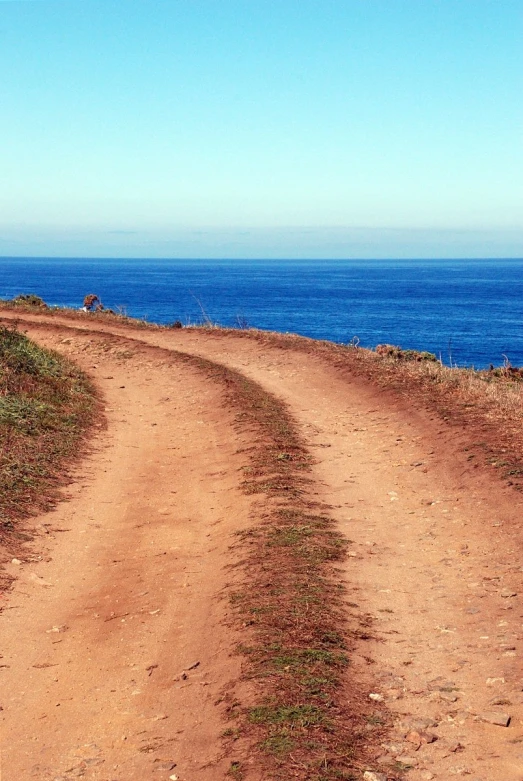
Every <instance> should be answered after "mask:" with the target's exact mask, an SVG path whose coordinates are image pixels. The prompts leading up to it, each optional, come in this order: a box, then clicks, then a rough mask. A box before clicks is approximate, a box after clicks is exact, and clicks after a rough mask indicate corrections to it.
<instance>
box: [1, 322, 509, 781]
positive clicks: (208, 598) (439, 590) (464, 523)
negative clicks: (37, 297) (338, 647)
mask: <svg viewBox="0 0 523 781" xmlns="http://www.w3.org/2000/svg"><path fill="white" fill-rule="evenodd" d="M2 318H3V320H4V321H5V320H8V319H11V320H12V319H13V318H14V315H11V314H10V313H7V312H4V313H3V314H2ZM17 319H18V320H20V316H19V315H17ZM21 326H22V324H21ZM23 328H24V330H26V329H27V331H28V335H29V336H31V337H32V338H35V339H36V340H38V341H39V342H41V343H43V344H45V345H47V346H51V347H53V348H54V349H57V350H59V351H61V352H63V353H65V354H67V355H68V356H70V357H72V358H73V359H74V360H76V361H77V362H78V363H79V364H80V365H81V366H82V367H83V368H84V369H85V370H86V371H87V372H88V373H89V374H90V375H91V376H92V377H93V378H94V380H95V381H96V383H97V384H98V386H99V388H100V389H101V392H102V393H103V397H104V399H105V415H106V424H107V427H106V428H104V427H100V428H99V429H98V430H97V431H96V432H93V435H92V439H91V452H90V453H89V455H88V456H87V457H86V459H85V460H84V461H83V462H82V463H81V465H80V466H79V467H78V469H77V472H76V475H75V479H74V482H73V483H72V484H71V485H70V486H68V488H67V489H66V491H65V492H64V494H66V495H67V500H66V501H64V502H62V503H61V504H59V505H58V507H57V508H56V509H55V510H54V511H53V512H51V513H48V514H46V515H43V516H39V517H37V518H34V519H32V520H31V526H34V527H35V529H36V530H37V536H36V538H35V540H34V541H33V543H32V544H31V545H30V546H29V547H28V548H27V550H26V551H25V554H24V555H20V556H18V557H16V559H15V561H14V562H13V561H12V560H11V558H9V559H8V563H7V564H6V568H7V569H8V571H9V573H10V574H12V575H14V576H16V581H15V583H14V586H13V588H12V590H11V591H10V592H9V593H7V594H6V595H5V596H4V597H3V600H2V603H3V610H2V613H1V615H0V622H1V624H2V651H1V654H2V658H1V660H0V662H1V665H0V675H1V676H2V687H1V700H0V705H1V706H2V713H1V717H2V722H3V750H2V775H1V778H2V781H15V780H16V781H20V779H24V780H25V779H39V781H48V780H51V781H53V780H54V781H58V779H72V778H78V777H82V778H86V779H92V780H93V781H95V780H96V781H146V780H147V781H148V780H149V779H153V780H154V779H159V780H160V779H173V778H178V779H179V780H180V781H196V779H198V780H199V779H202V781H206V780H207V779H208V780H209V781H211V779H212V780H214V779H216V780H217V779H224V778H226V777H234V775H232V776H231V775H229V776H226V774H227V772H228V771H230V770H231V767H233V768H234V767H235V765H234V764H233V765H232V766H231V762H233V763H235V762H238V763H240V764H241V768H242V773H243V777H244V778H246V779H247V781H249V779H261V778H264V779H266V778H270V777H271V775H270V774H269V775H267V773H266V772H265V771H264V770H263V765H262V759H261V755H260V754H259V752H258V751H257V750H256V748H255V747H253V746H250V745H249V741H248V740H240V741H238V742H237V743H233V744H232V746H231V745H230V744H227V742H225V743H224V740H223V738H222V737H220V736H221V735H222V733H224V732H225V731H227V729H228V728H230V720H228V716H229V715H230V705H231V698H233V697H239V698H240V699H241V698H245V701H246V702H248V701H249V697H250V696H251V689H252V686H251V685H250V684H248V683H246V682H241V681H240V678H241V666H242V658H241V656H240V655H238V653H237V651H236V647H237V645H238V643H241V642H242V641H243V640H244V638H243V636H242V629H241V626H239V625H238V623H237V622H236V623H234V622H232V621H231V616H230V603H229V599H228V597H227V594H228V590H229V589H230V587H231V582H234V578H235V577H236V575H235V572H236V569H235V567H234V565H235V564H237V563H238V560H239V557H241V552H239V550H238V548H237V546H236V545H235V540H236V539H237V538H238V533H241V532H242V530H244V529H245V528H246V525H247V523H248V519H249V517H250V516H251V515H252V510H253V506H254V504H255V503H256V502H259V501H260V500H259V499H257V498H256V497H253V496H251V495H249V494H248V493H246V492H245V491H244V490H242V481H243V474H244V472H243V470H244V468H245V465H246V452H248V448H249V446H250V444H251V443H250V439H249V431H247V430H245V429H244V428H242V427H241V426H239V425H238V418H237V411H236V410H234V409H231V408H230V406H228V405H227V404H226V403H224V394H223V388H222V387H221V386H220V384H219V383H218V382H217V381H215V380H214V379H213V377H212V375H209V373H206V372H203V371H201V370H199V369H198V367H197V365H196V364H194V363H193V364H191V363H186V364H182V363H179V362H178V363H176V362H173V361H172V360H171V357H170V351H173V350H175V351H182V352H183V353H186V354H189V355H191V356H202V357H204V358H207V359H210V360H212V361H213V362H216V363H219V364H222V365H225V366H228V367H231V368H233V369H235V370H237V371H239V372H240V373H241V374H242V375H244V376H245V377H248V378H249V379H251V380H253V381H255V382H256V383H257V384H258V385H259V386H261V387H263V388H264V389H265V390H267V391H269V392H270V393H271V394H273V396H275V397H276V398H277V399H280V400H281V401H283V402H285V403H286V405H287V408H288V410H289V411H290V413H291V415H292V417H293V419H294V421H295V424H296V427H297V430H298V431H299V433H300V435H301V437H302V438H303V439H304V441H305V443H306V446H307V449H308V451H309V453H310V454H311V455H312V457H313V462H314V463H313V467H312V472H311V473H310V479H311V483H310V485H309V487H308V491H309V492H310V494H311V496H313V497H314V499H315V501H317V502H321V503H322V505H323V506H325V507H328V508H329V512H330V514H331V515H332V516H333V517H334V519H335V521H336V524H337V528H338V530H339V531H341V532H342V533H343V535H345V536H346V538H348V540H350V544H349V547H348V555H347V556H346V557H345V559H344V560H343V562H342V563H341V564H340V568H339V571H338V575H339V577H340V579H342V580H343V581H344V583H345V584H346V586H347V590H346V598H345V601H346V609H347V613H348V614H349V616H351V617H352V618H353V620H354V621H355V625H357V626H358V627H359V629H360V631H358V632H354V633H353V634H352V635H351V637H350V638H348V640H349V646H350V649H351V652H350V656H351V663H350V665H349V670H348V672H347V675H346V690H345V692H344V695H343V696H344V697H345V698H346V699H347V701H353V702H354V708H355V710H357V711H358V712H359V713H360V715H361V721H362V723H363V724H364V727H363V729H364V730H365V731H366V735H367V738H366V740H365V743H367V745H368V751H367V754H366V755H365V756H364V757H363V755H362V759H361V761H359V760H358V758H357V757H356V758H355V760H354V768H355V770H354V773H356V774H357V775H355V776H354V777H355V778H363V777H364V776H363V773H364V771H365V770H367V771H372V773H374V774H375V775H374V776H372V775H367V778H368V779H369V781H381V779H386V778H396V777H398V775H399V774H400V773H401V771H403V770H405V771H406V772H407V773H408V775H407V778H410V779H412V781H421V780H422V779H423V780H425V779H426V780H427V781H428V780H429V779H432V778H434V779H448V778H452V777H454V776H456V777H459V776H465V777H468V778H470V779H471V780H472V779H473V780H475V781H494V779H496V781H497V779H503V781H522V779H523V694H522V687H523V671H522V668H521V661H520V651H521V638H522V636H523V611H522V608H521V594H522V593H523V582H522V580H523V571H522V570H523V568H522V566H521V565H522V562H521V550H522V539H521V536H522V531H521V520H520V518H521V510H522V507H521V505H522V499H521V495H520V493H518V492H516V491H514V490H513V489H511V488H510V487H507V486H506V485H504V484H503V483H502V482H501V481H500V480H499V478H497V477H496V476H491V475H490V474H489V473H488V472H487V470H486V469H484V468H479V469H474V468H473V465H472V463H471V461H470V460H469V459H468V456H467V453H466V452H465V451H464V443H465V441H466V438H467V432H466V431H464V432H461V433H456V430H455V429H451V428H450V427H448V426H446V424H445V423H443V422H441V420H438V419H437V418H436V417H435V416H434V415H433V414H431V413H430V412H427V411H424V410H423V409H421V408H419V407H418V405H417V404H416V403H415V400H413V401H412V403H409V402H408V401H407V402H406V401H405V400H399V399H398V398H396V397H395V396H393V395H392V394H390V393H386V392H384V391H383V390H378V389H376V388H374V387H373V386H372V385H370V384H369V383H365V382H364V381H363V380H361V379H357V378H355V377H351V376H350V375H347V374H343V373H341V372H340V370H339V369H337V368H335V367H333V366H330V365H329V364H328V363H327V362H326V361H325V360H324V359H322V358H321V357H319V356H318V355H315V354H312V353H307V352H306V351H303V350H299V351H298V350H292V349H285V350H283V349H279V348H278V347H277V346H275V345H271V344H261V343H260V342H258V341H255V340H253V339H249V338H245V337H242V338H239V337H236V336H234V335H233V334H221V335H216V336H212V337H211V336H209V334H206V333H205V332H198V330H197V329H188V330H185V329H182V330H178V331H176V330H172V331H171V330H169V331H163V330H137V329H133V330H128V329H126V328H125V327H123V326H118V325H117V324H115V325H111V324H108V323H103V322H101V321H96V322H95V321H94V320H90V319H89V318H88V317H86V318H84V319H82V320H74V321H72V320H71V321H68V319H67V318H66V317H64V318H53V319H52V320H50V319H46V318H45V317H38V316H33V315H23ZM349 625H350V624H349ZM361 627H367V631H361ZM248 631H249V628H248V627H246V629H245V632H246V633H248ZM369 695H370V696H369ZM240 764H238V767H239V766H240ZM380 774H383V775H380ZM238 777H239V775H238ZM288 777H292V778H304V779H305V778H309V777H310V776H307V775H301V776H300V775H299V770H298V769H296V767H294V769H293V771H292V774H291V775H289V776H288ZM318 778H319V776H318Z"/></svg>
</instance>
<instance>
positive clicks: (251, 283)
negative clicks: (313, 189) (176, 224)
mask: <svg viewBox="0 0 523 781" xmlns="http://www.w3.org/2000/svg"><path fill="white" fill-rule="evenodd" d="M19 293H36V294H37V295H39V296H41V297H42V298H43V299H44V300H45V301H46V302H47V303H48V304H56V305H59V306H71V307H80V306H81V305H82V301H83V298H84V296H85V295H86V294H87V293H96V294H97V295H98V296H99V297H100V298H101V300H102V301H103V303H104V305H105V306H106V307H110V308H112V309H115V310H117V309H119V308H121V309H122V310H123V311H124V312H125V313H127V314H128V315H130V316H132V317H138V318H145V319H147V320H150V321H151V322H156V323H172V322H173V321H174V320H181V321H182V323H184V324H195V323H201V322H202V320H203V319H204V314H203V313H202V308H203V310H204V312H205V317H208V318H209V319H210V320H212V321H213V322H216V323H219V324H221V325H226V326H237V325H238V324H245V323H247V324H248V325H249V326H252V327H256V328H262V329H268V330H274V331H281V332H284V333H285V332H290V333H297V334H302V335H304V336H311V337H314V338H317V339H329V340H332V341H335V342H341V343H348V342H349V341H350V340H351V339H352V338H353V337H355V336H356V337H358V338H359V340H360V344H361V345H362V346H366V347H375V346H376V345H377V344H380V343H384V342H387V343H389V344H396V345H400V346H402V347H403V348H405V349H407V348H411V349H416V350H429V351H430V352H433V353H436V355H437V356H438V357H441V358H442V360H443V361H444V362H445V363H449V362H452V363H454V364H457V365H460V366H470V365H474V366H476V367H477V368H481V367H485V366H488V364H490V363H493V364H494V365H500V364H501V363H503V360H504V359H503V356H504V355H506V356H507V357H508V359H509V360H510V362H511V363H512V364H513V365H523V259H518V260H419V261H416V260H408V261H393V260H386V261H378V260H375V261H356V260H350V261H340V260H336V261H331V260H324V261H301V260H300V261H291V260H283V261H282V260H280V261H276V260H249V261H241V260H220V261H218V260H147V259H144V260H134V259H133V260H120V259H118V260H115V259H108V260H101V259H96V260H93V259H56V258H54V259H53V258H0V298H12V297H13V296H16V295H18V294H19Z"/></svg>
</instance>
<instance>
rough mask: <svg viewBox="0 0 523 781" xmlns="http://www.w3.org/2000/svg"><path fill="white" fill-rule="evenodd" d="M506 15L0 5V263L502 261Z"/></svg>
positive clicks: (517, 153)
mask: <svg viewBox="0 0 523 781" xmlns="http://www.w3.org/2000/svg"><path fill="white" fill-rule="evenodd" d="M522 32H523V6H522V5H521V3H520V2H519V1H516V0H513V1H508V0H497V2H490V1H489V0H475V2H474V3H470V2H465V0H439V1H438V2H436V0H368V1H364V0H345V1H344V2H342V1H341V0H326V1H324V2H322V3H319V2H311V1H310V0H304V1H302V2H297V1H295V0H292V1H291V0H280V1H279V2H273V1H272V0H267V2H257V3H252V2H248V1H247V0H227V1H226V2H223V3H219V4H218V3H216V2H213V0H192V1H189V0H177V2H172V0H128V1H127V2H125V3H122V2H117V1H116V0H103V2H102V0H60V1H57V0H0V64H1V66H2V73H3V80H2V86H1V87H0V92H1V96H2V106H3V116H4V123H3V134H2V135H3V139H2V141H3V143H2V145H1V148H0V170H1V176H0V207H1V210H0V256H31V255H33V256H83V257H185V258H191V257H207V258H212V257H221V258H225V257H228V258H236V257H241V258H256V257H264V258H278V257H282V258H283V257H288V258H289V257H292V258H327V257H328V258H372V257H381V258H387V257H389V258H408V257H413V258H426V257H521V256H523V209H522V206H523V165H522V163H523V145H522V143H521V141H522V138H521V136H522V133H521V130H522V126H523V122H522V120H523V108H522V104H521V98H520V96H521V91H522V82H523V79H522V74H523V46H522V38H523V36H522Z"/></svg>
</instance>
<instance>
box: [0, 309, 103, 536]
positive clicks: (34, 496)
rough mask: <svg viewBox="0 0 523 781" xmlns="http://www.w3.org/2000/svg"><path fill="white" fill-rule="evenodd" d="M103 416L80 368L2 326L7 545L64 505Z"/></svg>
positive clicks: (1, 452)
mask: <svg viewBox="0 0 523 781" xmlns="http://www.w3.org/2000/svg"><path fill="white" fill-rule="evenodd" d="M31 305H32V306H38V307H39V308H40V306H41V305H40V304H31ZM96 410H97V397H96V393H95V390H94V388H93V386H92V385H91V383H90V381H89V380H88V379H87V377H86V376H85V375H84V374H83V373H82V372H81V371H80V370H79V369H78V368H77V367H76V366H74V365H73V364H72V363H71V362H70V361H67V360H66V359H65V358H63V357H62V356H61V355H59V354H58V353H54V352H51V351H49V350H46V349H44V348H42V347H40V346H38V345H37V344H35V343H34V342H33V341H31V340H30V339H28V338H27V337H26V336H25V335H24V334H23V333H21V332H20V331H18V330H17V329H16V328H15V327H13V328H11V327H9V328H8V327H5V326H2V327H0V540H2V541H3V542H5V541H6V540H9V539H10V540H11V541H13V540H15V539H16V538H19V537H20V535H21V534H22V532H21V529H20V527H19V525H18V523H17V522H18V521H20V520H21V519H22V518H26V517H28V516H30V515H33V514H35V513H36V512H38V511H40V510H43V509H46V508H49V507H50V506H52V504H53V503H54V502H55V501H56V499H57V496H58V490H57V489H58V487H59V486H60V484H62V483H63V481H64V477H65V474H64V473H65V472H66V471H67V466H66V464H67V463H69V462H70V460H71V459H73V458H75V457H76V456H77V454H78V452H79V451H81V442H82V440H83V439H84V438H85V436H86V434H87V432H88V430H89V427H90V426H91V425H93V422H94V419H95V413H96Z"/></svg>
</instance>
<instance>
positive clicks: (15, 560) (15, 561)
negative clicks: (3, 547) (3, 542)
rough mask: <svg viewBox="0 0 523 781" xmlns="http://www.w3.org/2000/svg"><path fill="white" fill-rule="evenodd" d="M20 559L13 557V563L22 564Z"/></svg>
mask: <svg viewBox="0 0 523 781" xmlns="http://www.w3.org/2000/svg"><path fill="white" fill-rule="evenodd" d="M21 563H22V562H21V561H20V559H11V564H21Z"/></svg>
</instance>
